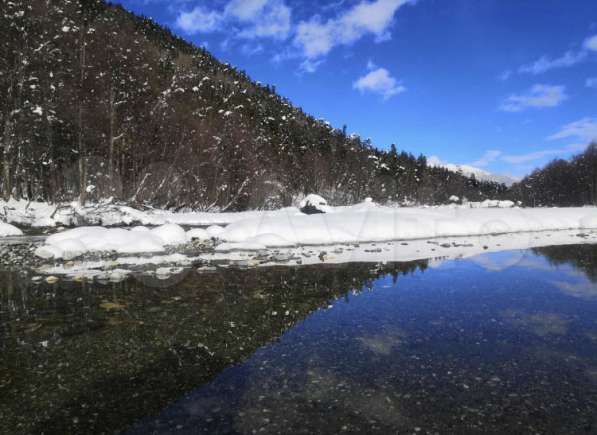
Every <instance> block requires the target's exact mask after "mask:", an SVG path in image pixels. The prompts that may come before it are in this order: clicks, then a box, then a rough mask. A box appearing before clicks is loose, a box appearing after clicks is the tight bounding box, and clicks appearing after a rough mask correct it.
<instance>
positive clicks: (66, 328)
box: [0, 245, 597, 434]
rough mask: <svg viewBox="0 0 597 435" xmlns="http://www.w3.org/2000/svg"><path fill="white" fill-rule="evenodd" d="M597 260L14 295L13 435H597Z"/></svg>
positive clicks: (520, 257)
mask: <svg viewBox="0 0 597 435" xmlns="http://www.w3.org/2000/svg"><path fill="white" fill-rule="evenodd" d="M596 280H597V246H596V245H583V246H563V247H552V248H541V249H535V250H533V251H513V252H503V253H499V254H487V255H484V256H479V257H474V258H472V259H468V260H450V261H445V262H442V261H441V259H436V260H431V261H419V262H413V263H399V264H386V265H382V264H379V265H374V264H350V265H342V266H330V265H321V266H306V267H298V268H297V267H289V268H271V269H248V270H235V269H213V270H209V271H205V270H203V271H200V272H198V271H196V270H186V271H185V272H184V273H183V274H181V275H179V276H177V277H173V278H171V279H170V280H169V281H160V280H157V279H151V278H148V277H146V276H145V277H143V276H139V277H137V278H131V279H129V280H128V281H125V282H122V283H117V284H116V283H114V284H110V283H103V284H102V283H97V282H91V283H90V282H80V283H76V282H70V283H68V282H60V283H57V284H54V285H49V284H46V283H44V284H39V285H34V284H32V283H31V280H30V277H29V276H26V275H24V274H19V273H14V272H13V273H4V274H3V275H2V281H0V282H1V284H0V296H1V298H0V328H1V329H0V332H1V337H2V341H1V348H0V351H1V352H2V354H1V355H2V356H1V357H0V420H1V421H2V426H3V429H0V431H1V430H4V431H6V433H57V434H59V433H60V434H64V433H114V432H123V433H130V434H147V433H159V434H170V433H172V434H174V433H177V434H178V433H188V434H192V433H209V434H217V433H239V434H245V433H342V432H345V433H429V434H433V433H479V432H481V431H483V432H485V433H507V432H511V433H595V432H596V431H597V422H596V421H595V419H596V415H595V414H596V413H595V409H597V284H595V282H596Z"/></svg>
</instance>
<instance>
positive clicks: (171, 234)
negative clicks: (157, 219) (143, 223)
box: [151, 224, 187, 245]
mask: <svg viewBox="0 0 597 435" xmlns="http://www.w3.org/2000/svg"><path fill="white" fill-rule="evenodd" d="M151 233H152V234H153V235H156V236H158V237H159V238H160V239H162V242H163V244H164V245H182V244H183V243H186V242H187V233H186V232H185V230H183V229H182V227H180V226H179V225H176V224H166V225H162V226H161V227H157V228H155V229H153V230H151Z"/></svg>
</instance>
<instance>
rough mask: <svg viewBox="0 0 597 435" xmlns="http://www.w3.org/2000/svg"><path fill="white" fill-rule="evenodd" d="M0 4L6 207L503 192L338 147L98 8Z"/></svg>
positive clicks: (343, 142)
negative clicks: (25, 202) (20, 201)
mask: <svg viewBox="0 0 597 435" xmlns="http://www.w3.org/2000/svg"><path fill="white" fill-rule="evenodd" d="M0 5H1V14H0V41H1V44H2V45H1V53H0V62H1V63H0V120H1V130H0V141H1V143H0V152H1V155H0V161H1V162H0V165H1V171H2V172H1V177H0V187H1V192H2V195H3V196H4V197H5V198H8V197H10V196H13V197H16V198H27V199H31V200H46V201H66V200H73V199H77V198H78V199H80V200H81V201H82V202H85V201H90V200H98V199H101V198H107V197H114V198H116V199H118V200H123V201H128V202H131V203H138V204H151V205H154V206H160V207H169V208H180V207H192V208H196V209H203V210H239V209H246V208H259V207H273V206H280V205H287V204H289V203H290V202H291V201H292V198H293V197H295V196H297V195H301V194H304V193H310V192H317V193H321V194H323V195H325V196H327V197H328V199H330V200H331V201H332V202H334V203H336V204H342V203H349V202H355V201H359V200H362V199H363V198H364V197H367V196H371V197H373V198H374V199H376V200H378V201H381V202H384V201H398V202H402V201H404V200H408V201H416V202H421V203H440V202H446V201H447V200H448V198H449V197H450V196H451V195H457V196H460V197H467V198H468V199H469V200H481V199H485V198H500V197H503V195H504V193H505V191H506V187H505V186H504V185H500V184H497V183H489V182H483V183H480V182H478V181H477V180H475V179H470V178H467V177H464V176H462V175H460V174H456V173H453V172H450V171H448V170H446V169H443V168H434V167H430V166H428V165H427V162H426V159H425V158H424V157H422V156H421V157H418V158H417V157H414V156H413V155H411V154H408V153H405V152H399V151H397V150H396V148H395V147H393V146H392V147H391V149H390V151H388V152H382V151H380V150H379V149H377V148H374V147H373V146H372V144H371V143H369V142H368V141H366V140H363V139H361V138H359V137H356V136H348V135H347V134H346V128H343V129H335V128H333V127H332V126H330V125H329V124H327V123H326V122H324V121H321V120H317V119H314V118H313V117H311V116H309V115H307V114H305V113H304V112H303V111H302V110H301V109H300V108H297V107H294V106H293V105H292V104H291V103H290V102H289V101H287V100H286V99H284V98H283V97H280V96H279V95H277V94H276V92H275V89H273V88H272V87H269V86H265V85H261V84H259V83H255V82H253V81H252V80H251V79H250V78H249V77H248V76H247V75H246V74H245V73H244V72H243V71H239V70H237V69H235V68H234V67H232V66H230V65H226V64H222V63H220V62H218V61H217V60H216V59H215V58H214V57H213V56H211V55H210V54H209V53H208V52H207V51H206V50H204V49H202V48H197V47H194V46H192V45H189V44H188V43H186V42H185V41H183V40H181V39H179V38H177V37H175V36H174V35H173V34H172V33H170V32H169V31H168V30H167V29H164V28H162V27H160V26H158V25H156V24H155V23H153V22H152V21H151V20H148V19H145V18H142V17H137V16H134V15H132V14H131V13H129V12H127V11H125V10H124V9H122V8H121V7H119V6H112V5H109V4H107V3H105V2H104V1H103V0H36V1H31V0H10V1H9V0H0ZM376 145H380V146H381V145H385V144H376Z"/></svg>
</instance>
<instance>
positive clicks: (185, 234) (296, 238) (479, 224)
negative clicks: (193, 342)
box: [0, 201, 597, 273]
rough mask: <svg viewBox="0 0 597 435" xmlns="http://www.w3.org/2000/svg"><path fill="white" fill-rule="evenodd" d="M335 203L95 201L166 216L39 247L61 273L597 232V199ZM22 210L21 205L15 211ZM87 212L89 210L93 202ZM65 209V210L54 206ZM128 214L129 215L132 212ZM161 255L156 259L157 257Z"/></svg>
mask: <svg viewBox="0 0 597 435" xmlns="http://www.w3.org/2000/svg"><path fill="white" fill-rule="evenodd" d="M493 205H496V204H493ZM497 205H500V204H497ZM31 209H33V210H37V211H36V212H33V215H36V216H37V217H38V218H39V216H40V213H41V212H40V210H42V208H41V207H39V208H35V207H33V208H32V207H29V209H28V210H31ZM325 209H326V211H327V213H325V214H314V215H306V214H303V213H301V212H300V210H299V209H298V208H286V209H281V210H276V211H268V212H259V211H251V212H244V213H226V214H215V213H179V214H177V213H172V212H165V211H158V210H150V211H138V210H133V209H130V208H129V207H122V206H103V207H95V208H94V213H96V215H95V216H96V217H97V216H101V219H100V221H101V223H103V224H104V225H107V223H111V224H118V223H120V224H121V225H122V224H123V223H126V222H129V223H140V224H141V223H142V224H145V225H148V226H152V227H153V226H154V225H159V226H157V227H153V228H148V227H146V226H140V225H138V226H134V227H130V228H107V227H104V226H93V227H89V226H86V227H79V228H75V229H72V230H64V231H61V232H58V233H56V234H53V235H51V236H49V237H48V238H47V239H46V240H45V242H44V243H43V245H42V246H38V247H37V248H36V251H35V254H36V255H37V256H38V257H39V258H40V259H43V261H45V262H47V263H48V266H49V268H46V270H49V271H54V272H55V273H58V271H60V270H61V268H62V266H60V264H61V263H66V262H72V260H76V259H79V258H82V257H85V258H90V257H91V258H93V256H94V255H96V254H97V255H98V256H101V255H102V254H108V255H111V256H112V259H111V260H110V261H109V262H102V261H99V263H98V262H92V263H93V264H92V265H89V267H91V268H93V269H97V268H98V267H99V268H100V269H104V268H108V269H110V268H112V269H113V268H115V267H119V266H122V265H127V266H128V265H144V264H147V263H148V262H149V263H151V264H161V263H168V264H178V263H180V264H181V265H184V266H188V265H192V264H195V263H197V262H212V261H217V262H222V261H224V262H225V261H233V262H236V261H240V262H247V263H246V264H259V265H262V264H278V263H280V262H281V263H283V264H306V263H309V262H318V261H326V262H351V261H365V262H380V261H381V262H383V261H390V262H391V261H407V260H414V259H422V258H432V257H436V256H446V255H448V256H452V257H458V256H465V255H466V256H468V255H474V254H477V253H480V252H484V251H488V250H493V251H495V250H507V249H526V248H530V247H536V246H546V245H549V244H575V243H594V242H597V238H596V236H595V234H597V208H594V207H586V208H536V209H524V208H514V207H511V208H497V207H494V208H487V207H484V208H479V207H475V208H471V207H463V206H444V207H411V208H395V207H385V206H380V205H377V204H375V203H373V202H371V201H367V202H364V203H361V204H357V205H354V206H347V207H327V206H326V208H325ZM21 211H22V212H24V210H21ZM15 212H16V208H14V207H13V215H14V213H15ZM46 212H47V211H46ZM81 213H82V212H81ZM87 213H88V214H87V216H89V215H90V214H89V213H91V212H90V211H89V212H87ZM56 215H58V213H54V216H56ZM125 215H126V216H128V217H129V218H126V219H125V218H123V216H125ZM164 222H166V223H164ZM214 222H219V223H222V224H224V225H226V226H217V225H211V226H209V227H207V228H195V229H191V230H188V231H185V229H183V227H182V226H181V225H185V226H187V225H190V226H192V225H196V226H204V227H205V226H207V225H209V224H212V223H214ZM55 224H57V222H55ZM13 228H14V227H11V226H10V225H8V224H2V226H1V227H0V230H2V229H4V230H5V231H6V232H7V235H9V234H10V232H9V231H14V230H16V229H14V230H13ZM17 231H18V230H17ZM11 235H16V234H11ZM197 242H198V243H199V245H197V246H200V247H201V249H199V250H197V249H194V250H193V249H191V250H190V251H191V253H190V254H189V255H181V254H182V253H183V251H184V253H188V252H186V251H188V250H189V249H188V247H189V245H190V244H191V245H192V244H193V243H197ZM173 254H175V256H172V255H173ZM177 255H178V256H177ZM127 256H129V257H127ZM134 256H137V257H134ZM139 256H140V257H139ZM152 256H153V257H154V259H155V260H153V261H148V260H147V259H148V258H150V257H152ZM116 257H118V259H117V260H115V259H114V258H116ZM136 258H140V259H139V260H137V259H136ZM159 259H161V260H159ZM119 260H121V261H119ZM158 260H159V261H158ZM79 263H85V262H79ZM243 264H244V263H243ZM56 267H58V269H57V270H58V271H56ZM86 267H87V266H86V265H85V264H79V265H78V266H77V267H76V269H73V265H72V264H69V266H68V268H67V269H70V272H71V273H72V272H73V271H74V270H76V271H77V273H78V271H79V270H81V268H82V269H83V270H84V269H85V268H86ZM65 272H66V270H65Z"/></svg>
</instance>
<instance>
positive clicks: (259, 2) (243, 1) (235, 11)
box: [225, 0, 268, 21]
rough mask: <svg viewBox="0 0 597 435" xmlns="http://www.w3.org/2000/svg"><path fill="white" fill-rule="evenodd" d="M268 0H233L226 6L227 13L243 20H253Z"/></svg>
mask: <svg viewBox="0 0 597 435" xmlns="http://www.w3.org/2000/svg"><path fill="white" fill-rule="evenodd" d="M267 3H268V0H232V1H231V2H230V3H228V5H227V6H226V9H225V11H226V14H227V15H229V16H233V17H236V18H237V19H239V20H241V21H251V20H254V19H255V18H256V17H257V16H259V15H260V14H261V13H262V12H263V9H264V8H265V6H266V5H267Z"/></svg>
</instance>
